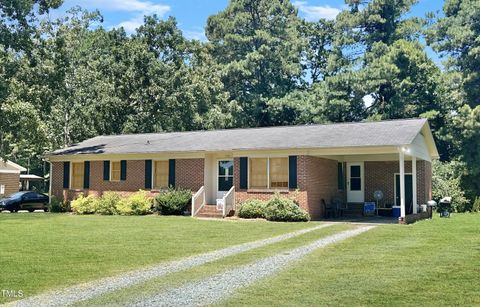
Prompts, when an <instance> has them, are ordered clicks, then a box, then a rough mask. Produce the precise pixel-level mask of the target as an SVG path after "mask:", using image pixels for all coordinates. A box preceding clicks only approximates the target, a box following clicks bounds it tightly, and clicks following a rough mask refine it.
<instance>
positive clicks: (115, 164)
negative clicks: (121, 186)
mask: <svg viewBox="0 0 480 307" xmlns="http://www.w3.org/2000/svg"><path fill="white" fill-rule="evenodd" d="M120 169H121V167H120V161H111V162H110V173H111V174H110V181H120V173H121V170H120Z"/></svg>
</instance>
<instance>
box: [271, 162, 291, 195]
mask: <svg viewBox="0 0 480 307" xmlns="http://www.w3.org/2000/svg"><path fill="white" fill-rule="evenodd" d="M269 169H270V187H271V188H288V158H270V168H269Z"/></svg>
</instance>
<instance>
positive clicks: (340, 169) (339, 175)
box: [337, 162, 344, 190]
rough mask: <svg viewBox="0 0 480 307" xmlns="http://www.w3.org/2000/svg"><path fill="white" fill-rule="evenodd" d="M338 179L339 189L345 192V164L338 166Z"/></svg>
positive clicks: (339, 163)
mask: <svg viewBox="0 0 480 307" xmlns="http://www.w3.org/2000/svg"><path fill="white" fill-rule="evenodd" d="M337 176H338V177H337V179H338V189H339V190H343V189H344V186H343V163H341V162H338V164H337Z"/></svg>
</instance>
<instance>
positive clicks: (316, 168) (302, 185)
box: [234, 156, 337, 219]
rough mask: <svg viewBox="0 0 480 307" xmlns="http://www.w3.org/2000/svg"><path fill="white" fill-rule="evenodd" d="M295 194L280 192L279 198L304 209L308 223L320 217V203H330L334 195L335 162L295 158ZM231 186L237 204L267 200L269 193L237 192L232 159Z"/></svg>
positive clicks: (237, 165)
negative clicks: (322, 201)
mask: <svg viewBox="0 0 480 307" xmlns="http://www.w3.org/2000/svg"><path fill="white" fill-rule="evenodd" d="M297 184H298V191H295V190H289V191H283V192H281V194H282V195H283V196H286V197H289V198H292V199H293V198H295V199H296V200H297V201H298V202H299V204H300V207H302V208H303V209H305V210H306V211H307V212H308V213H310V216H311V217H312V219H318V218H320V217H322V216H323V207H322V205H321V199H322V198H324V199H325V200H326V201H327V202H329V201H330V199H331V198H332V197H334V196H335V195H336V193H337V161H335V160H328V159H323V158H317V157H312V156H298V158H297ZM234 185H235V198H236V202H237V203H241V202H243V201H245V200H247V199H261V200H268V199H270V198H271V197H272V196H273V193H274V192H273V191H247V190H245V189H240V159H239V158H235V159H234Z"/></svg>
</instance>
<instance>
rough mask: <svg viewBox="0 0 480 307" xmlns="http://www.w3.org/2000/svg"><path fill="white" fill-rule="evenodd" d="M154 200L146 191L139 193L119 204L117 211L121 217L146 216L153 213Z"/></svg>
mask: <svg viewBox="0 0 480 307" xmlns="http://www.w3.org/2000/svg"><path fill="white" fill-rule="evenodd" d="M151 209H152V198H151V197H149V196H148V193H147V192H145V191H142V190H140V191H138V192H136V193H133V194H132V195H130V196H129V197H127V198H125V199H122V200H121V201H120V202H118V203H117V206H116V210H117V212H118V214H120V215H145V214H149V213H151V212H152V211H151Z"/></svg>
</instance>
